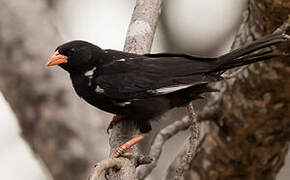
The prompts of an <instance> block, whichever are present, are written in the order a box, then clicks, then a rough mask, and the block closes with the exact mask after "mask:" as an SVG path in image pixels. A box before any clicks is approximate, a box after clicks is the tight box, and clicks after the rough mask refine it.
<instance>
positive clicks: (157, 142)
mask: <svg viewBox="0 0 290 180" xmlns="http://www.w3.org/2000/svg"><path fill="white" fill-rule="evenodd" d="M189 125H190V121H189V119H188V118H187V117H186V118H183V119H182V120H180V121H175V122H173V123H172V124H170V125H168V126H167V127H165V128H163V129H162V130H161V131H160V132H159V133H158V134H157V136H156V138H155V139H154V142H153V144H152V146H151V149H150V153H149V156H150V157H151V158H153V161H152V162H151V163H150V164H148V165H145V166H141V167H140V168H139V169H138V171H137V177H138V179H145V178H146V177H147V176H148V175H149V174H150V173H151V172H152V170H153V169H154V168H155V167H156V166H157V162H158V160H159V158H160V155H161V153H162V148H163V145H164V143H165V142H166V141H168V140H169V139H170V138H171V137H173V136H174V135H176V134H177V133H178V132H180V131H183V130H186V129H187V128H188V127H189Z"/></svg>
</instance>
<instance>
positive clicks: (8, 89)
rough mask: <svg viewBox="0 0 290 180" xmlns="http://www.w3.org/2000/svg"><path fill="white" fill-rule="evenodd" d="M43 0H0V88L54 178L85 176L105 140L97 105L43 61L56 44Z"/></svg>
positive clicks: (99, 156)
mask: <svg viewBox="0 0 290 180" xmlns="http://www.w3.org/2000/svg"><path fill="white" fill-rule="evenodd" d="M53 14H54V13H53V12H52V9H50V6H49V5H48V4H47V1H44V0H43V1H34V0H27V1H17V0H9V1H1V2H0V46H1V48H0V64H1V65H0V90H1V92H2V93H3V95H4V97H5V99H6V100H7V102H8V103H9V105H10V106H11V108H12V110H13V111H14V113H15V115H16V117H17V120H18V122H19V125H20V127H21V133H22V136H23V138H24V139H25V140H26V141H27V142H28V144H29V145H30V147H31V149H32V150H33V152H34V153H35V154H36V155H37V156H36V157H40V158H41V160H42V161H43V162H44V164H45V165H46V166H47V168H48V170H49V172H50V173H51V175H52V177H53V178H54V179H55V180H58V179H62V180H63V179H70V180H79V179H85V178H86V177H87V173H88V170H89V168H90V167H91V166H92V165H93V163H94V162H95V161H98V160H101V159H102V158H103V157H104V153H105V152H104V151H103V150H100V149H98V148H96V142H98V145H99V146H102V145H104V144H105V143H106V141H105V140H104V138H102V137H103V136H104V135H105V131H104V128H103V124H101V123H102V122H101V123H100V121H98V120H97V117H98V116H99V114H98V113H96V110H94V109H93V108H89V106H88V105H87V104H85V103H80V102H81V101H80V99H78V98H77V96H75V95H74V92H73V91H72V88H71V84H70V81H69V78H68V77H67V76H66V75H65V74H64V73H62V71H61V70H59V69H49V70H48V69H47V68H46V67H45V61H46V59H47V58H48V56H49V53H50V52H53V50H54V49H55V47H56V46H57V45H58V44H60V37H59V35H58V33H57V31H56V28H55V27H54V24H53V23H54V22H53V20H54V19H53Z"/></svg>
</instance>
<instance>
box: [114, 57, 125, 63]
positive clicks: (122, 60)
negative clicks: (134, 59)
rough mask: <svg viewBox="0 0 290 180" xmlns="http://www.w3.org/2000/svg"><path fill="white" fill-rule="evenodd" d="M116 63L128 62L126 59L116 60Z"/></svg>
mask: <svg viewBox="0 0 290 180" xmlns="http://www.w3.org/2000/svg"><path fill="white" fill-rule="evenodd" d="M116 61H119V62H124V61H126V59H124V58H123V59H119V60H116Z"/></svg>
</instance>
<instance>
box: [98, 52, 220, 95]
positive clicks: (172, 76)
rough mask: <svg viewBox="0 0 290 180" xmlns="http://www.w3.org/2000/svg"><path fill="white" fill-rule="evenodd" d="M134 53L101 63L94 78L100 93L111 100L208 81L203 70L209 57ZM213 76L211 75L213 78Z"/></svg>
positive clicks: (175, 89) (207, 65)
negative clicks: (195, 57)
mask: <svg viewBox="0 0 290 180" xmlns="http://www.w3.org/2000/svg"><path fill="white" fill-rule="evenodd" d="M157 56H158V55H154V57H153V56H152V57H150V56H137V57H133V58H128V57H126V58H121V59H118V60H115V61H113V62H111V63H109V64H107V65H104V66H103V68H102V70H103V72H102V74H101V75H99V76H98V77H96V78H94V80H95V83H96V84H97V85H98V87H99V88H101V89H102V93H104V94H105V95H106V96H109V97H111V98H114V99H119V100H130V99H140V98H148V97H152V96H156V95H162V94H168V93H172V92H175V91H178V90H181V89H185V88H188V87H191V86H195V85H199V84H203V83H208V82H209V81H212V77H211V76H210V75H206V73H207V72H208V71H209V70H210V69H211V67H212V66H213V63H212V59H196V60H194V59H187V58H185V57H183V56H182V57H178V56H173V57H172V56H167V55H166V56H165V55H162V56H160V57H157ZM213 78H214V79H215V77H213Z"/></svg>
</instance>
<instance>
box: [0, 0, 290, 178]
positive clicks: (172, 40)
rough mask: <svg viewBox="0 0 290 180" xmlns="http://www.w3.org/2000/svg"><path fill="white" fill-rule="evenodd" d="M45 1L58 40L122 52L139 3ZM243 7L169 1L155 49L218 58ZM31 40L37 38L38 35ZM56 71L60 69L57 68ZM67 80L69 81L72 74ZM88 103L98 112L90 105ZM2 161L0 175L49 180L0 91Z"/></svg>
mask: <svg viewBox="0 0 290 180" xmlns="http://www.w3.org/2000/svg"><path fill="white" fill-rule="evenodd" d="M2 1H3V2H0V5H1V3H2V5H3V4H4V5H5V1H10V0H2ZM38 1H41V0H38ZM43 1H46V3H48V4H49V6H48V7H49V9H47V10H48V11H50V13H51V16H52V24H54V25H55V27H56V30H57V33H58V34H59V36H60V42H59V40H58V41H57V43H64V42H67V41H70V40H74V39H81V40H86V41H89V42H92V43H94V44H96V45H98V46H100V47H102V48H109V49H117V50H122V48H123V45H124V41H125V36H126V32H127V27H128V25H129V22H130V17H131V13H132V11H133V8H134V3H135V1H128V0H118V1H116V0H86V1H76V0H62V1H56V0H51V1H47V0H43ZM16 2H17V1H16ZM19 3H20V2H19ZM16 7H17V6H16ZM245 7H246V2H245V1H244V0H235V1H232V0H219V1H214V0H195V1H192V0H179V1H176V0H166V1H165V2H164V9H163V12H162V16H161V19H160V22H159V25H158V28H157V32H156V35H155V39H154V43H153V48H152V52H185V53H188V54H194V55H200V56H217V55H220V54H222V53H224V52H227V51H228V50H229V48H230V46H231V43H232V40H233V38H234V34H235V32H236V31H237V29H238V27H239V24H240V22H241V15H242V10H243V9H244V8H245ZM33 8H34V7H33V6H31V9H30V10H31V11H34V9H33ZM15 11H18V12H19V13H23V14H22V15H23V16H26V15H27V14H26V13H25V12H21V11H22V9H17V8H15ZM7 18H10V17H7ZM0 26H1V24H0ZM35 28H38V27H35ZM30 38H32V39H34V38H38V36H37V35H36V36H31V37H30ZM35 41H38V39H35ZM41 43H44V44H45V43H46V42H41ZM0 48H1V45H0ZM54 49H55V47H51V49H45V50H44V51H46V52H47V53H46V57H48V56H49V55H50V53H52V52H53V50H54ZM39 61H41V62H42V63H43V69H45V68H46V67H45V62H46V59H45V58H44V59H40V60H39ZM0 66H1V64H0ZM54 71H61V70H60V69H59V68H57V69H55V70H54ZM64 78H66V80H67V81H69V79H68V77H64ZM67 85H68V86H70V85H69V84H67ZM71 98H73V99H74V101H76V102H77V103H83V104H85V103H84V102H83V101H82V100H80V99H79V98H78V97H77V96H75V95H74V94H72V95H71ZM85 107H87V108H91V111H96V110H94V109H93V108H92V107H90V106H85ZM97 113H98V119H96V121H97V122H96V124H97V125H96V126H98V127H102V128H103V131H102V132H98V138H99V140H100V142H101V146H100V147H98V148H99V149H98V153H99V154H101V156H100V157H98V159H103V158H105V157H106V156H107V155H108V153H109V149H108V148H109V145H108V143H107V141H108V136H107V134H106V133H105V127H106V126H107V125H108V122H109V120H110V118H111V115H109V114H105V113H102V112H99V111H98V112H97ZM185 137H186V132H185V133H181V134H180V135H178V136H177V137H175V138H173V139H172V140H171V141H169V142H168V143H167V145H166V147H165V150H164V151H163V152H164V153H165V154H163V155H162V159H161V163H160V165H159V167H158V168H157V169H156V170H155V172H154V173H153V175H152V176H151V178H152V179H160V178H161V177H160V175H162V173H164V172H165V170H166V169H165V168H162V164H163V163H164V165H166V164H168V162H171V161H172V160H173V158H174V154H176V153H177V152H178V148H180V146H182V144H183V140H184V139H185ZM172 144H174V147H173V146H172ZM169 149H170V150H169ZM0 159H1V162H0V171H1V173H0V179H9V180H18V179H30V180H33V179H35V180H49V179H51V176H50V175H49V173H48V171H47V170H46V168H45V166H44V165H43V163H42V162H41V161H40V159H39V158H38V156H37V155H36V154H33V153H32V151H31V149H30V147H29V146H28V145H27V144H26V142H25V141H24V140H23V139H22V137H21V130H20V128H19V125H18V122H17V119H16V116H15V115H14V114H13V112H12V110H11V109H10V107H9V104H8V103H7V102H6V101H5V99H4V97H3V96H2V95H0ZM166 162H167V163H166ZM15 172H17V173H15ZM160 172H161V173H160ZM289 176H290V174H289V173H288V174H287V167H286V166H285V167H284V168H283V169H282V171H281V172H280V174H279V180H287V179H289Z"/></svg>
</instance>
